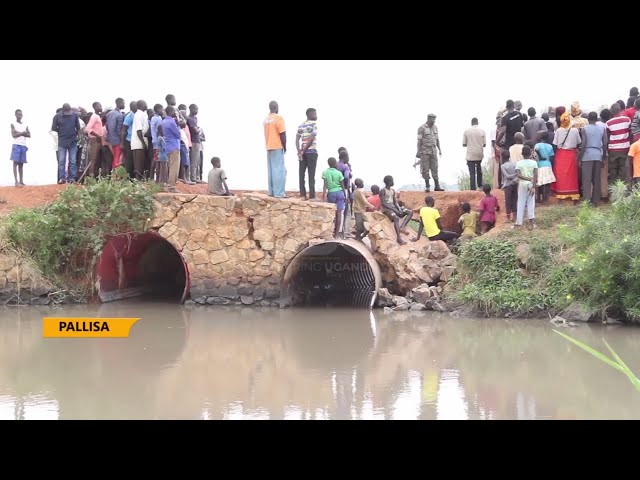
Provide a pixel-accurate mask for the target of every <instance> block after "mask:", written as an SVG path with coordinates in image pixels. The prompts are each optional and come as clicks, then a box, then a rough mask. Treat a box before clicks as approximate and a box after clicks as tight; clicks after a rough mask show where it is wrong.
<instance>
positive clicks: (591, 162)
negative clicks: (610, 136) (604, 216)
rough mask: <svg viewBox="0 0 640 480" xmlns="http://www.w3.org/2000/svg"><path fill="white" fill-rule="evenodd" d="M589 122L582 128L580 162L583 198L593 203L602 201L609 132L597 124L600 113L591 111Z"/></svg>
mask: <svg viewBox="0 0 640 480" xmlns="http://www.w3.org/2000/svg"><path fill="white" fill-rule="evenodd" d="M588 119H589V124H588V125H586V126H584V127H583V128H582V129H581V130H580V135H581V136H582V148H581V149H580V164H581V168H582V199H583V200H586V201H588V202H589V201H590V202H591V204H592V205H597V204H598V203H599V202H600V193H601V192H600V169H601V168H604V165H605V161H606V159H607V133H606V131H605V129H604V127H602V126H601V125H596V121H597V120H598V114H597V113H596V112H590V113H589V117H588Z"/></svg>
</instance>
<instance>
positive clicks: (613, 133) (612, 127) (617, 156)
mask: <svg viewBox="0 0 640 480" xmlns="http://www.w3.org/2000/svg"><path fill="white" fill-rule="evenodd" d="M611 115H612V116H613V118H611V119H610V120H608V121H607V132H608V136H609V158H608V164H609V165H608V183H609V185H611V184H612V183H613V182H615V181H616V180H622V181H623V182H624V181H626V180H627V172H626V166H625V164H626V161H627V153H628V152H629V147H630V145H631V143H630V141H629V140H630V139H629V136H630V131H631V120H630V119H629V117H627V116H626V115H625V114H624V113H623V111H622V109H621V108H620V105H618V104H617V103H614V104H613V105H611Z"/></svg>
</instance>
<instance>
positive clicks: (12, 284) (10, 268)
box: [0, 253, 53, 305]
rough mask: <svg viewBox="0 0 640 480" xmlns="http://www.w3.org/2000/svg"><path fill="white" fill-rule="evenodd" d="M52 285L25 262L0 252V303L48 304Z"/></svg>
mask: <svg viewBox="0 0 640 480" xmlns="http://www.w3.org/2000/svg"><path fill="white" fill-rule="evenodd" d="M52 290H53V287H52V286H51V285H50V284H49V283H48V282H46V281H45V280H44V279H42V277H41V275H40V274H39V273H38V272H37V271H36V270H35V269H33V268H31V267H30V265H29V264H28V263H26V262H23V261H21V260H20V259H19V258H17V257H16V256H15V255H11V254H10V253H0V304H10V305H15V304H31V305H48V304H49V303H50V299H49V293H50V292H51V291H52Z"/></svg>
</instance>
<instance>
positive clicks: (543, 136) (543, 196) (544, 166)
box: [535, 130, 556, 205]
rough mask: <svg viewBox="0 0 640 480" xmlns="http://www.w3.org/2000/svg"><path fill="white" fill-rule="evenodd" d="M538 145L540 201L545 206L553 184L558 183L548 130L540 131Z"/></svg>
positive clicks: (536, 148)
mask: <svg viewBox="0 0 640 480" xmlns="http://www.w3.org/2000/svg"><path fill="white" fill-rule="evenodd" d="M536 136H537V139H538V143H536V146H535V151H536V152H537V153H538V199H539V200H540V201H541V202H542V204H543V205H546V204H547V202H548V201H549V192H550V191H551V184H552V183H554V182H555V181H556V176H555V175H554V174H553V156H554V153H555V152H554V151H553V147H552V146H551V144H550V143H549V139H548V137H549V136H548V135H547V131H546V130H540V131H539V132H538V133H537V135H536Z"/></svg>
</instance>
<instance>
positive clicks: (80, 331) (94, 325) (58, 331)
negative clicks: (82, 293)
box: [42, 317, 140, 338]
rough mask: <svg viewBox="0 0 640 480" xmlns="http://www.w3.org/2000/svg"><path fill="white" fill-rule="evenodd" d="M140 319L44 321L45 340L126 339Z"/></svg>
mask: <svg viewBox="0 0 640 480" xmlns="http://www.w3.org/2000/svg"><path fill="white" fill-rule="evenodd" d="M138 320H140V319H139V318H74V317H69V318H63V317H45V318H43V319H42V336H43V337H45V338H126V337H128V336H129V331H130V330H131V327H132V326H133V324H134V323H136V322H137V321H138Z"/></svg>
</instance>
